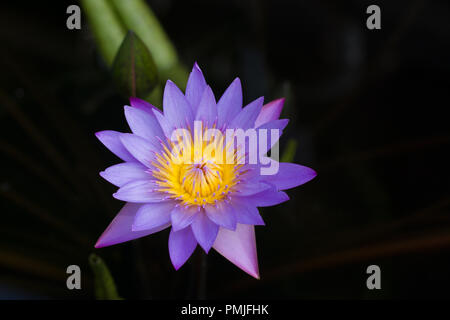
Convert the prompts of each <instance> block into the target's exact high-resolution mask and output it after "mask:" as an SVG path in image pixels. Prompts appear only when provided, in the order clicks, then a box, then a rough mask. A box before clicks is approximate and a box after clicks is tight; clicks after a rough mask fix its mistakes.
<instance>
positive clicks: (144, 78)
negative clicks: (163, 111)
mask: <svg viewBox="0 0 450 320" xmlns="http://www.w3.org/2000/svg"><path fill="white" fill-rule="evenodd" d="M112 74H113V78H114V81H115V82H116V85H117V87H118V89H119V91H121V92H122V93H123V94H124V95H125V96H126V97H130V96H133V97H139V98H142V99H144V98H146V97H147V96H148V95H149V94H150V92H151V91H152V90H153V89H154V88H155V87H156V85H157V84H158V74H157V69H156V65H155V62H154V61H153V58H152V55H151V53H150V51H149V50H148V48H147V46H146V45H145V44H144V43H143V42H142V40H141V39H139V37H138V36H137V35H136V34H135V33H134V32H132V31H129V32H128V33H127V35H126V37H125V39H124V40H123V42H122V44H121V46H120V48H119V51H118V52H117V55H116V58H115V59H114V62H113V65H112Z"/></svg>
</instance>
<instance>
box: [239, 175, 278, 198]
mask: <svg viewBox="0 0 450 320" xmlns="http://www.w3.org/2000/svg"><path fill="white" fill-rule="evenodd" d="M258 178H259V177H258ZM270 188H271V186H270V185H268V184H267V183H265V182H262V181H257V180H256V179H252V180H250V181H248V182H246V181H242V183H240V184H239V187H238V189H237V193H236V194H237V195H238V196H249V195H252V194H255V193H259V192H262V191H264V190H267V189H270Z"/></svg>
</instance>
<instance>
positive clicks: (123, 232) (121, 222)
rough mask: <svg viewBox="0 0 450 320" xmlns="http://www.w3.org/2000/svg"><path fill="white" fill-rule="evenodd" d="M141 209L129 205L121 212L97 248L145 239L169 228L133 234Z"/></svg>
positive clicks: (99, 241) (134, 205)
mask: <svg viewBox="0 0 450 320" xmlns="http://www.w3.org/2000/svg"><path fill="white" fill-rule="evenodd" d="M140 207H141V204H136V203H127V204H125V206H123V208H122V210H120V211H119V213H118V214H117V216H116V217H115V218H114V220H113V221H112V222H111V223H110V225H109V226H108V228H106V230H105V231H104V232H103V234H102V235H101V237H100V238H99V239H98V240H97V243H96V244H95V247H96V248H102V247H107V246H111V245H113V244H117V243H121V242H125V241H129V240H133V239H137V238H140V237H145V236H147V235H149V234H152V233H155V232H158V231H161V230H163V229H165V228H167V227H168V225H162V226H160V227H158V228H154V229H148V230H145V231H139V232H133V231H132V230H131V225H132V224H133V221H134V217H135V215H136V212H137V211H138V210H139V208H140Z"/></svg>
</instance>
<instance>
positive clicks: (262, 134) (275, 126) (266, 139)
mask: <svg viewBox="0 0 450 320" xmlns="http://www.w3.org/2000/svg"><path fill="white" fill-rule="evenodd" d="M288 123H289V120H288V119H279V120H273V121H269V122H266V123H265V124H263V125H261V126H259V127H258V128H257V129H256V131H257V132H258V149H259V151H258V154H262V155H265V154H266V153H267V152H268V151H269V150H270V149H272V147H273V146H274V145H275V143H277V142H278V140H279V139H280V137H281V135H282V134H283V130H284V128H285V127H286V126H287V124H288ZM272 130H278V132H276V131H275V132H273V131H272ZM274 133H275V134H274ZM272 136H273V137H274V138H272ZM261 143H263V146H264V147H262V148H261Z"/></svg>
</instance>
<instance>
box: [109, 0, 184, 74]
mask: <svg viewBox="0 0 450 320" xmlns="http://www.w3.org/2000/svg"><path fill="white" fill-rule="evenodd" d="M111 3H112V5H113V6H114V7H115V9H116V12H117V14H118V15H119V17H120V19H121V21H122V22H123V24H124V25H125V26H126V27H127V29H129V30H133V31H134V32H136V34H137V35H138V36H139V37H140V38H141V39H142V41H143V42H144V43H145V44H146V45H147V47H148V49H149V50H150V52H151V53H152V55H153V57H154V59H155V62H156V65H157V66H158V70H160V72H161V73H162V74H164V75H166V72H171V71H173V69H177V68H179V66H178V63H179V62H178V56H177V52H176V50H175V46H174V45H173V44H172V42H171V41H170V39H169V37H168V36H167V34H166V32H165V31H164V29H163V27H162V26H161V24H160V23H159V21H158V19H157V17H156V16H155V14H154V13H153V11H152V9H151V8H150V7H149V6H148V5H147V3H146V2H145V1H144V0H126V1H124V0H111ZM186 79H187V73H186Z"/></svg>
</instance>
